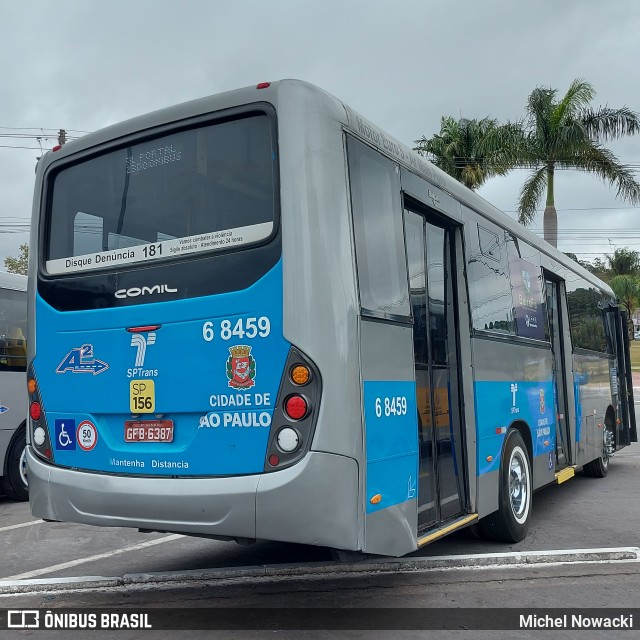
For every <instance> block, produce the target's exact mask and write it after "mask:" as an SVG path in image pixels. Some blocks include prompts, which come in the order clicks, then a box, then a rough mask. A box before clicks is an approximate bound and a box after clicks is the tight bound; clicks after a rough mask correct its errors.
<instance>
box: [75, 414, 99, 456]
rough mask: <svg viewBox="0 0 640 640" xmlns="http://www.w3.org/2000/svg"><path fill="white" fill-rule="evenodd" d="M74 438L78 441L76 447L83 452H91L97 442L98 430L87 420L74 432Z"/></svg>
mask: <svg viewBox="0 0 640 640" xmlns="http://www.w3.org/2000/svg"><path fill="white" fill-rule="evenodd" d="M76 438H77V440H78V446H79V447H80V448H81V449H82V450H83V451H91V449H93V448H94V447H95V446H96V444H97V442H98V430H97V429H96V425H95V424H93V422H89V420H83V421H82V422H81V423H80V424H79V425H78V429H77V431H76Z"/></svg>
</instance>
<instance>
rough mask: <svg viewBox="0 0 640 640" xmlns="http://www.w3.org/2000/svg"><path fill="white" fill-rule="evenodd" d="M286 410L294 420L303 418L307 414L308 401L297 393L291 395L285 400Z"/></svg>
mask: <svg viewBox="0 0 640 640" xmlns="http://www.w3.org/2000/svg"><path fill="white" fill-rule="evenodd" d="M284 410H285V413H286V414H287V415H288V416H289V418H291V419H292V420H302V418H304V417H305V415H307V410H308V406H307V401H306V400H305V399H304V396H300V395H297V394H296V395H293V396H289V397H288V398H287V399H286V400H285V402H284Z"/></svg>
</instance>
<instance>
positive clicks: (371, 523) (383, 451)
mask: <svg viewBox="0 0 640 640" xmlns="http://www.w3.org/2000/svg"><path fill="white" fill-rule="evenodd" d="M360 358H361V362H362V381H363V409H364V411H363V414H364V422H365V424H364V429H365V458H366V461H365V464H366V472H365V493H364V496H365V513H366V516H365V544H364V551H366V552H368V553H379V554H384V555H392V556H402V555H404V554H406V553H409V552H410V551H413V550H415V549H416V548H417V530H418V500H417V499H418V490H417V486H418V423H417V404H416V385H415V369H414V366H413V331H412V329H411V327H406V326H398V325H392V324H388V323H382V322H370V321H367V320H364V319H363V320H362V322H361V338H360ZM394 407H395V409H394ZM405 407H406V408H405Z"/></svg>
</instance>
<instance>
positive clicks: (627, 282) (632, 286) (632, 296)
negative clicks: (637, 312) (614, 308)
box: [609, 275, 640, 315]
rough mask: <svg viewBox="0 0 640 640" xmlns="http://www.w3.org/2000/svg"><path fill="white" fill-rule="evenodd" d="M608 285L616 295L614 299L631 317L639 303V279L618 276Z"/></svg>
mask: <svg viewBox="0 0 640 640" xmlns="http://www.w3.org/2000/svg"><path fill="white" fill-rule="evenodd" d="M609 284H610V286H611V288H612V289H613V292H614V293H615V294H616V298H618V300H619V301H620V303H621V304H623V305H624V306H625V307H626V309H627V312H628V313H629V315H631V314H632V313H633V310H634V309H635V308H636V306H637V304H638V302H639V301H640V279H638V278H637V277H636V276H630V275H620V276H615V278H613V279H612V280H611V282H610V283H609Z"/></svg>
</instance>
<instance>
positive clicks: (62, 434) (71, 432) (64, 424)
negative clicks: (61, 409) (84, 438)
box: [55, 420, 76, 451]
mask: <svg viewBox="0 0 640 640" xmlns="http://www.w3.org/2000/svg"><path fill="white" fill-rule="evenodd" d="M55 426H56V449H57V450H58V451H60V450H62V451H75V449H76V421H75V420H56V423H55Z"/></svg>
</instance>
